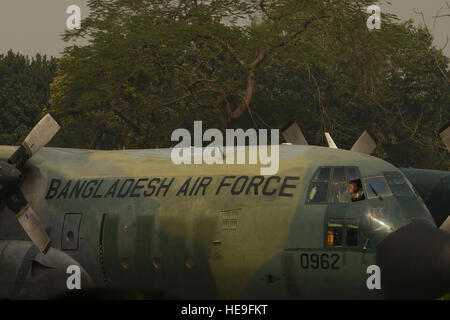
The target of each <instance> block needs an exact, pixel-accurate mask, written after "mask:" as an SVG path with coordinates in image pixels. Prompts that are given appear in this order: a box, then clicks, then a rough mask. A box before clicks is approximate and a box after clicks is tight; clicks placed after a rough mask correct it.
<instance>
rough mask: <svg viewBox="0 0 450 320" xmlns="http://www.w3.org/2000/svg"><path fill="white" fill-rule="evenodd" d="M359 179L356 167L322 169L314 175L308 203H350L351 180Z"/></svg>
mask: <svg viewBox="0 0 450 320" xmlns="http://www.w3.org/2000/svg"><path fill="white" fill-rule="evenodd" d="M356 177H359V170H358V168H356V167H321V168H319V169H317V171H316V172H315V173H314V175H313V179H312V181H311V183H310V187H309V192H308V198H307V203H310V204H320V203H322V204H324V203H348V202H350V191H349V179H352V178H356Z"/></svg>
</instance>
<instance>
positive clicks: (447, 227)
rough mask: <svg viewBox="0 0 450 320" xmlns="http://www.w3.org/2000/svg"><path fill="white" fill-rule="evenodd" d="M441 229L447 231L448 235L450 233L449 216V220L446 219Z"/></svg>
mask: <svg viewBox="0 0 450 320" xmlns="http://www.w3.org/2000/svg"><path fill="white" fill-rule="evenodd" d="M439 229H441V230H444V231H447V232H448V233H450V216H448V217H447V219H445V221H444V222H443V223H442V224H441V226H440V227H439Z"/></svg>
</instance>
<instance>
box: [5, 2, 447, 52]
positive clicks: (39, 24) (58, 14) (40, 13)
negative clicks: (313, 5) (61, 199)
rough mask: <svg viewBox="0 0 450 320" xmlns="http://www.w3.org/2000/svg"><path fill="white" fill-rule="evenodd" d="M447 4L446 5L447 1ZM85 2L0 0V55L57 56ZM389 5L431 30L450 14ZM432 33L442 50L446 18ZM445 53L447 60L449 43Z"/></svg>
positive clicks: (425, 6) (427, 5)
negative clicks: (75, 9) (72, 11)
mask: <svg viewBox="0 0 450 320" xmlns="http://www.w3.org/2000/svg"><path fill="white" fill-rule="evenodd" d="M318 1H319V0H318ZM375 2H376V1H374V3H375ZM447 2H448V3H449V4H450V0H447ZM86 3H87V0H0V53H5V52H6V51H8V50H9V49H13V50H14V51H18V52H21V53H24V54H28V55H35V54H36V53H43V54H47V55H53V56H59V55H60V53H61V52H62V50H63V49H64V47H65V45H66V43H64V42H63V41H62V40H61V34H63V33H64V29H65V28H66V20H67V18H68V17H69V15H68V14H66V9H67V7H68V6H70V5H78V6H80V8H81V16H82V18H84V17H86V16H87V15H88V10H87V7H86ZM390 3H391V4H390V5H389V4H385V5H382V10H383V11H388V12H392V13H395V14H397V15H398V16H399V17H400V18H401V19H410V18H412V19H414V20H416V21H417V23H420V24H422V17H421V16H419V15H417V14H415V13H414V9H416V11H422V12H423V13H424V15H425V19H426V23H427V25H428V27H429V28H430V29H431V30H432V29H433V24H434V19H433V16H435V15H436V14H437V12H438V11H439V9H440V8H442V7H444V9H443V10H442V12H441V14H443V13H447V14H449V13H450V9H449V8H448V7H447V6H446V3H445V0H390ZM433 32H434V35H435V38H436V41H435V44H436V46H437V47H439V48H442V47H443V46H444V44H445V42H446V39H447V36H450V17H444V18H441V19H438V20H437V21H436V24H435V27H434V31H433ZM445 52H446V54H447V56H449V57H450V43H449V45H448V46H447V48H446V50H445Z"/></svg>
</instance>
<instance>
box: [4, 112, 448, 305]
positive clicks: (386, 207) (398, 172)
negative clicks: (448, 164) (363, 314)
mask: <svg viewBox="0 0 450 320" xmlns="http://www.w3.org/2000/svg"><path fill="white" fill-rule="evenodd" d="M58 129H59V125H58V123H57V122H56V121H55V120H54V118H53V117H52V116H51V115H46V116H45V117H44V118H43V119H42V120H41V121H40V122H39V123H38V124H37V126H36V127H35V128H34V129H33V130H32V131H31V133H30V134H29V136H28V137H27V138H26V139H25V141H24V143H23V144H22V145H21V146H20V147H19V148H15V147H9V146H4V147H0V159H2V160H1V162H0V188H1V189H0V192H1V207H0V299H27V298H33V299H36V298H37V299H47V298H59V297H68V296H71V295H74V296H76V295H77V294H78V295H79V294H80V292H85V293H89V292H94V296H91V297H98V298H100V297H102V296H103V295H108V294H110V293H112V292H115V293H117V292H118V293H119V295H118V296H119V297H124V296H125V295H127V296H128V297H131V298H133V297H136V298H137V297H151V296H154V295H153V294H154V293H160V294H161V295H162V296H163V297H170V298H175V299H176V298H181V299H247V298H250V299H302V298H307V299H323V298H328V299H353V298H355V299H385V298H438V297H441V296H443V295H444V294H446V293H448V292H450V234H449V233H448V232H447V231H446V230H448V231H450V228H449V219H448V214H449V212H450V173H449V172H441V171H432V170H413V169H398V168H396V167H395V166H393V165H391V164H389V163H387V162H386V161H383V160H381V159H378V158H375V157H372V156H369V155H368V153H370V152H371V151H372V150H373V141H371V138H370V135H368V134H367V133H365V134H363V135H362V136H361V138H360V139H358V141H357V142H356V143H355V145H354V147H353V148H352V150H351V151H346V150H341V149H337V147H336V145H335V143H334V142H333V143H332V144H331V145H332V146H333V148H325V147H316V146H309V145H307V142H306V139H305V138H304V136H303V134H302V133H301V130H300V128H299V127H298V125H297V124H296V123H292V124H290V125H289V127H288V128H286V129H284V130H282V133H283V137H284V139H285V141H287V142H288V144H283V145H281V146H280V164H279V165H280V169H279V172H278V174H277V175H271V176H262V175H260V172H259V168H258V166H248V165H230V166H215V165H191V166H177V165H174V164H173V163H172V161H171V160H170V149H159V150H121V151H96V150H95V151H94V150H75V149H62V148H43V147H44V146H45V145H46V144H47V143H48V142H49V141H50V140H51V138H52V137H53V136H54V135H55V134H56V132H57V131H58ZM441 136H442V138H443V140H444V143H445V144H446V146H447V147H448V148H450V147H449V145H450V143H449V136H450V128H448V129H446V130H444V131H443V132H442V134H441ZM327 138H329V139H328V141H330V142H331V141H332V139H331V136H329V135H327ZM330 139H331V140H330ZM289 144H292V145H289ZM39 150H40V151H39ZM38 151H39V152H38ZM350 185H352V188H356V189H357V192H358V197H354V196H353V194H351V193H350V188H349V186H350ZM352 192H353V191H352ZM438 227H440V228H438ZM444 229H446V230H444ZM72 265H76V266H79V268H80V269H81V287H82V288H81V290H76V289H75V290H72V291H71V290H69V289H68V287H67V285H66V282H67V279H68V276H69V275H68V274H67V273H66V271H67V268H68V267H69V266H72ZM372 265H377V266H379V268H380V271H381V289H369V288H368V286H367V279H368V277H369V274H368V273H367V269H368V267H369V266H372ZM109 297H111V296H109ZM112 297H114V295H112Z"/></svg>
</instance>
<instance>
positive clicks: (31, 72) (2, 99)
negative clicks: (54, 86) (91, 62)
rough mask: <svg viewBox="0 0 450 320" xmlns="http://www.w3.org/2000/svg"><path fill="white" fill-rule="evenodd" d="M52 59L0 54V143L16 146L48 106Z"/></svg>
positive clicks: (53, 71) (54, 66)
mask: <svg viewBox="0 0 450 320" xmlns="http://www.w3.org/2000/svg"><path fill="white" fill-rule="evenodd" d="M55 72H56V59H54V58H50V59H47V57H46V56H41V55H36V57H33V58H32V59H29V58H28V57H27V56H23V55H21V54H19V53H13V52H12V51H8V53H7V54H6V55H0V144H2V145H18V144H20V143H21V142H22V141H23V139H24V138H25V136H26V135H27V134H28V132H29V131H30V130H31V128H33V126H34V125H35V124H36V123H37V122H38V121H39V120H40V118H41V117H42V112H43V109H44V108H45V107H47V106H48V99H49V97H50V83H51V81H52V80H53V77H54V75H55Z"/></svg>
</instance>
